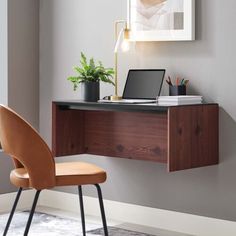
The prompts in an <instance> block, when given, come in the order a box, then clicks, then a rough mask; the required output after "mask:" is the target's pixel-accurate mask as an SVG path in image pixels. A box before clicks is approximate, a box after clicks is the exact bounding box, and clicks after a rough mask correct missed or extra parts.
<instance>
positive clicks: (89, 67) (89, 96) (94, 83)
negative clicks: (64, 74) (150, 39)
mask: <svg viewBox="0 0 236 236" xmlns="http://www.w3.org/2000/svg"><path fill="white" fill-rule="evenodd" d="M80 64H81V67H79V66H75V67H74V70H75V72H77V73H78V75H77V76H72V77H69V78H68V80H69V81H71V82H72V83H73V86H74V91H76V90H77V88H78V85H79V84H81V88H82V99H83V100H84V101H88V102H96V101H97V100H99V96H100V81H103V82H105V83H110V84H113V85H114V82H113V81H112V78H113V75H114V70H113V69H112V68H105V67H104V66H103V64H102V62H101V61H99V62H98V64H97V65H96V64H95V61H94V59H93V58H91V59H90V60H89V62H88V61H87V58H86V56H85V55H84V53H82V52H81V60H80Z"/></svg>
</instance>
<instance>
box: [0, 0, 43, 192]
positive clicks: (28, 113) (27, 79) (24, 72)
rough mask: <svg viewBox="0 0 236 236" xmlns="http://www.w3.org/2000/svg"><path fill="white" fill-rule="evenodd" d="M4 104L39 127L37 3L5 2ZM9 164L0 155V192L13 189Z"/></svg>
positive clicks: (9, 0) (15, 0)
mask: <svg viewBox="0 0 236 236" xmlns="http://www.w3.org/2000/svg"><path fill="white" fill-rule="evenodd" d="M7 41H8V105H9V106H10V107H11V108H13V109H14V110H16V111H17V112H18V113H19V114H21V115H22V116H23V117H24V118H26V119H27V120H28V121H29V122H30V123H31V124H32V125H33V126H34V127H35V128H36V129H38V127H39V1H38V0H20V1H19V0H8V39H7ZM11 169H12V163H11V161H10V159H9V158H8V157H6V156H5V155H3V154H2V153H0V179H1V181H0V193H5V192H10V191H13V190H15V189H14V188H13V186H12V185H11V184H10V182H9V173H10V170H11Z"/></svg>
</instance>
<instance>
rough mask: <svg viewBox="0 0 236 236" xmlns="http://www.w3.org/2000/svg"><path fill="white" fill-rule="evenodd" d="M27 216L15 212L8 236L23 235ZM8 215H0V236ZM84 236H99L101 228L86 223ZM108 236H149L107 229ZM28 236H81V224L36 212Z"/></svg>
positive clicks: (27, 213)
mask: <svg viewBox="0 0 236 236" xmlns="http://www.w3.org/2000/svg"><path fill="white" fill-rule="evenodd" d="M28 216H29V212H16V213H15V214H14V217H13V219H12V223H11V226H10V229H9V231H8V235H9V236H21V235H23V233H24V229H25V225H26V222H27V219H28ZM7 219H8V214H6V215H0V235H2V234H3V231H4V228H5V225H6V222H7ZM86 231H87V234H86V236H101V235H103V228H102V226H101V225H97V224H91V223H88V222H86ZM108 231H109V236H151V235H149V234H143V233H138V232H133V231H130V230H124V229H119V228H115V227H108ZM28 235H29V236H82V227H81V222H80V221H77V220H74V219H69V218H62V217H59V216H54V215H49V214H45V213H40V212H36V213H35V214H34V218H33V221H32V224H31V227H30V231H29V234H28Z"/></svg>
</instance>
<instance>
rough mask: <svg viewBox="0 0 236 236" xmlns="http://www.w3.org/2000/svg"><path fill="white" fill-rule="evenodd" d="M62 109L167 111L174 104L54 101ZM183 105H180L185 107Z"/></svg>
mask: <svg viewBox="0 0 236 236" xmlns="http://www.w3.org/2000/svg"><path fill="white" fill-rule="evenodd" d="M53 102H54V103H55V104H56V105H58V106H60V107H61V109H79V110H96V111H136V112H151V113H162V112H167V111H168V109H169V108H170V107H173V106H159V105H157V104H155V103H150V104H127V103H126V104H125V103H101V102H84V101H80V100H67V101H53ZM213 104H215V103H204V104H198V105H187V106H199V105H200V106H202V105H213ZM183 106H186V105H181V106H178V107H183Z"/></svg>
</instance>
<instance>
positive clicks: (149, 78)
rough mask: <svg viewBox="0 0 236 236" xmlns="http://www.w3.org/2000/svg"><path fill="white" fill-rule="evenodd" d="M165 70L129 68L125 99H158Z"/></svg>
mask: <svg viewBox="0 0 236 236" xmlns="http://www.w3.org/2000/svg"><path fill="white" fill-rule="evenodd" d="M164 76H165V70H164V69H163V70H129V73H128V76H127V80H126V85H125V88H124V93H123V99H156V97H157V96H159V95H160V92H161V87H162V83H163V79H164Z"/></svg>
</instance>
